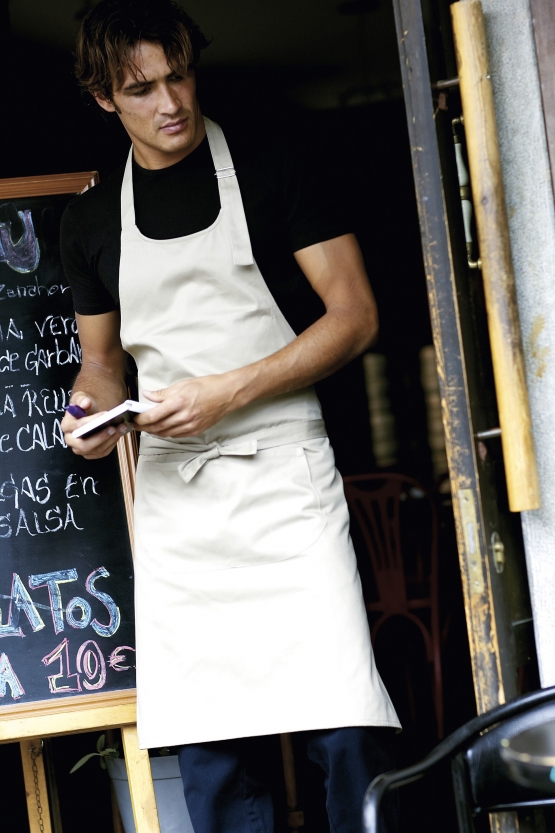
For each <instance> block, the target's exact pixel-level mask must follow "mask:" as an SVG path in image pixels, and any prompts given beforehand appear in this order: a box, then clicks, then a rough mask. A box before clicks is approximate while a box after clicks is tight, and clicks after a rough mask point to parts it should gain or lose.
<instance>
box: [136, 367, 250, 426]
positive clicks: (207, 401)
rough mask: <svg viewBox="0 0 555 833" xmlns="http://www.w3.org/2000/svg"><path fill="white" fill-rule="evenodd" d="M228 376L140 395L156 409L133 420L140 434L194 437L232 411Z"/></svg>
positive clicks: (186, 382)
mask: <svg viewBox="0 0 555 833" xmlns="http://www.w3.org/2000/svg"><path fill="white" fill-rule="evenodd" d="M230 376H231V374H227V373H224V374H221V375H218V376H201V377H199V378H196V379H185V380H184V381H182V382H176V383H175V384H174V385H170V386H169V387H168V388H164V389H163V390H158V391H146V390H145V391H143V394H144V396H145V398H146V399H148V400H150V401H151V402H157V403H159V404H157V406H156V407H155V408H152V409H151V410H150V411H146V412H145V413H144V414H138V415H137V416H136V417H135V421H134V422H135V425H136V426H137V428H139V429H140V430H141V431H147V432H148V433H149V434H155V435H156V436H158V437H175V438H178V437H196V436H198V435H199V434H202V432H203V431H206V430H207V429H208V428H211V427H212V425H215V424H216V422H219V421H220V420H221V419H223V417H224V416H226V415H227V414H228V413H230V412H231V411H233V410H234V409H235V407H236V406H235V405H234V404H233V401H234V390H233V385H232V384H231V379H230Z"/></svg>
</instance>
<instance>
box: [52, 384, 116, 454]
mask: <svg viewBox="0 0 555 833" xmlns="http://www.w3.org/2000/svg"><path fill="white" fill-rule="evenodd" d="M71 404H72V405H79V407H80V408H82V409H83V410H84V411H86V412H87V416H86V417H82V418H81V419H76V418H75V417H73V416H71V414H70V413H68V411H66V413H65V416H64V418H63V420H62V423H61V425H62V431H63V432H64V439H65V441H66V445H67V446H68V447H69V448H71V449H72V451H73V452H74V454H79V455H80V456H81V457H85V459H86V460H98V459H99V458H100V457H107V456H108V454H109V453H110V452H111V451H112V449H113V448H114V446H115V445H116V443H117V441H118V440H119V438H120V437H121V436H122V435H123V434H125V433H126V432H127V430H128V427H127V426H126V425H125V424H122V425H118V426H117V427H114V426H113V425H110V426H108V428H105V429H104V430H103V431H99V432H98V434H93V436H92V437H89V438H88V439H76V438H75V437H74V436H73V431H75V429H76V428H79V427H80V426H81V425H86V423H87V422H90V421H91V419H93V418H94V417H97V416H99V414H101V413H104V411H98V410H97V409H96V407H95V403H94V401H93V399H91V397H90V396H88V395H87V394H86V393H84V392H83V391H75V392H74V393H73V395H72V397H71Z"/></svg>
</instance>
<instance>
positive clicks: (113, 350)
mask: <svg viewBox="0 0 555 833" xmlns="http://www.w3.org/2000/svg"><path fill="white" fill-rule="evenodd" d="M76 319H77V326H78V329H79V339H80V342H81V350H82V353H83V362H82V366H81V371H80V373H79V374H78V376H77V378H76V380H75V383H74V386H73V393H72V396H71V401H72V403H75V404H77V405H79V406H80V407H81V408H83V410H85V411H87V415H88V416H87V417H84V418H83V419H82V420H77V419H75V418H74V417H72V416H71V415H70V414H67V413H66V416H65V417H64V419H63V421H62V429H63V431H64V434H65V440H66V443H67V444H68V446H70V447H71V448H72V449H73V451H74V452H75V453H76V454H81V455H83V456H84V457H87V458H88V459H94V458H97V457H104V456H106V454H108V453H109V452H110V451H111V450H112V448H113V447H114V445H115V444H116V442H117V441H118V439H119V437H120V436H121V432H120V431H117V430H116V429H114V428H113V427H110V428H106V429H105V430H104V431H101V432H99V433H98V434H95V435H94V436H93V437H91V438H90V439H88V440H76V439H74V438H73V437H72V435H71V432H72V431H73V430H74V429H75V428H76V427H77V426H78V425H83V424H84V423H85V422H86V421H87V420H88V419H90V418H91V417H92V415H94V414H98V413H101V412H102V411H107V410H109V409H110V408H113V407H115V406H116V405H119V403H120V402H123V400H124V399H126V397H127V388H126V386H125V353H124V350H123V348H122V346H121V341H120V335H119V330H120V317H119V313H118V312H107V313H104V314H102V315H76Z"/></svg>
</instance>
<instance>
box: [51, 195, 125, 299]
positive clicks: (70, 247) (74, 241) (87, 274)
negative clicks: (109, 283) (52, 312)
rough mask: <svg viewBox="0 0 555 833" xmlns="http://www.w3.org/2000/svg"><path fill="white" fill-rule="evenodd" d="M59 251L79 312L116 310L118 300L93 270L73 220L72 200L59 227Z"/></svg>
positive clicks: (92, 258) (91, 260) (92, 261)
mask: <svg viewBox="0 0 555 833" xmlns="http://www.w3.org/2000/svg"><path fill="white" fill-rule="evenodd" d="M60 251H61V256H62V263H63V267H64V272H65V275H66V278H67V280H68V283H69V285H70V287H71V291H72V294H73V307H74V309H75V312H77V313H79V315H100V314H102V313H105V312H111V311H112V310H115V309H117V303H116V301H115V300H114V298H113V297H112V295H111V294H110V292H109V291H108V289H107V288H106V286H105V285H104V283H103V282H102V280H101V278H100V276H99V275H98V273H97V270H96V269H95V264H94V257H92V256H91V255H89V254H88V252H87V249H86V246H85V244H84V242H83V237H82V235H81V231H80V228H79V224H78V222H77V221H76V219H75V217H74V214H73V211H72V203H70V204H69V205H68V207H67V208H66V210H65V212H64V214H63V216H62V222H61V228H60Z"/></svg>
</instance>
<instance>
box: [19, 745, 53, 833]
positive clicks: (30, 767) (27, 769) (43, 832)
mask: <svg viewBox="0 0 555 833" xmlns="http://www.w3.org/2000/svg"><path fill="white" fill-rule="evenodd" d="M19 748H20V750H21V763H22V764H23V779H24V781H25V794H26V796H27V813H28V816H29V830H30V833H52V822H51V819H50V805H49V802H48V789H47V786H46V772H45V768H44V756H43V754H42V750H43V747H42V741H41V739H40V738H27V739H26V740H22V741H20V743H19Z"/></svg>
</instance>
